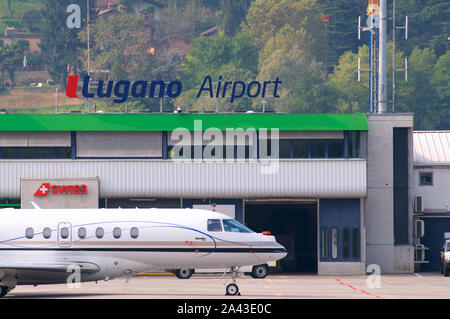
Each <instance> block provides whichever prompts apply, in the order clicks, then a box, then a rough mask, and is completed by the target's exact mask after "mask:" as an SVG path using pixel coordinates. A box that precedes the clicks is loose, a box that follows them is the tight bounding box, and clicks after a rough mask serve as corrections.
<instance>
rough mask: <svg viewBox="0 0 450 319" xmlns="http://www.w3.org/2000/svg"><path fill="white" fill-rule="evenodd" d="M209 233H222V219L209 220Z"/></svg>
mask: <svg viewBox="0 0 450 319" xmlns="http://www.w3.org/2000/svg"><path fill="white" fill-rule="evenodd" d="M208 231H222V223H221V222H220V219H208Z"/></svg>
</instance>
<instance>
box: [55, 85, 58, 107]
mask: <svg viewBox="0 0 450 319" xmlns="http://www.w3.org/2000/svg"><path fill="white" fill-rule="evenodd" d="M55 113H58V88H56V92H55Z"/></svg>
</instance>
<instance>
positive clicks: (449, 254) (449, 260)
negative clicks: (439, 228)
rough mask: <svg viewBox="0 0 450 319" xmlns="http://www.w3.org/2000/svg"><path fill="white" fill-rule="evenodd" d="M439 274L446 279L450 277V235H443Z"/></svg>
mask: <svg viewBox="0 0 450 319" xmlns="http://www.w3.org/2000/svg"><path fill="white" fill-rule="evenodd" d="M440 265H441V274H444V276H446V277H448V276H449V275H450V233H445V234H444V245H443V246H442V248H441V254H440Z"/></svg>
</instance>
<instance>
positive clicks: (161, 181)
mask: <svg viewBox="0 0 450 319" xmlns="http://www.w3.org/2000/svg"><path fill="white" fill-rule="evenodd" d="M270 163H271V165H272V167H271V169H268V164H270ZM83 177H98V178H99V179H100V196H101V197H102V198H118V197H121V198H124V197H131V198H139V197H143V198H157V197H170V198H180V197H183V198H207V197H215V198H268V197H270V198H273V197H308V198H311V197H312V198H315V197H333V198H339V197H364V196H366V188H367V187H366V161H365V160H364V159H318V160H317V159H315V160H309V159H308V160H280V161H279V162H269V161H264V162H263V161H256V160H253V161H248V160H246V161H229V162H225V161H210V162H204V161H180V162H175V161H171V160H48V161H47V160H14V161H12V160H1V161H0V198H10V199H12V198H19V194H20V179H21V178H83Z"/></svg>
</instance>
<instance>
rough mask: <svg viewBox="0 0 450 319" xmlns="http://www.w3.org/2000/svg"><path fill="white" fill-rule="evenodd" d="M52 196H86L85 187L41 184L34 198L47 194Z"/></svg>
mask: <svg viewBox="0 0 450 319" xmlns="http://www.w3.org/2000/svg"><path fill="white" fill-rule="evenodd" d="M49 192H50V193H52V194H86V193H87V185H84V184H83V185H52V186H50V183H43V184H42V185H41V186H40V187H39V188H38V190H37V191H36V193H34V196H41V197H45V196H47V195H48V193H49Z"/></svg>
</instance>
